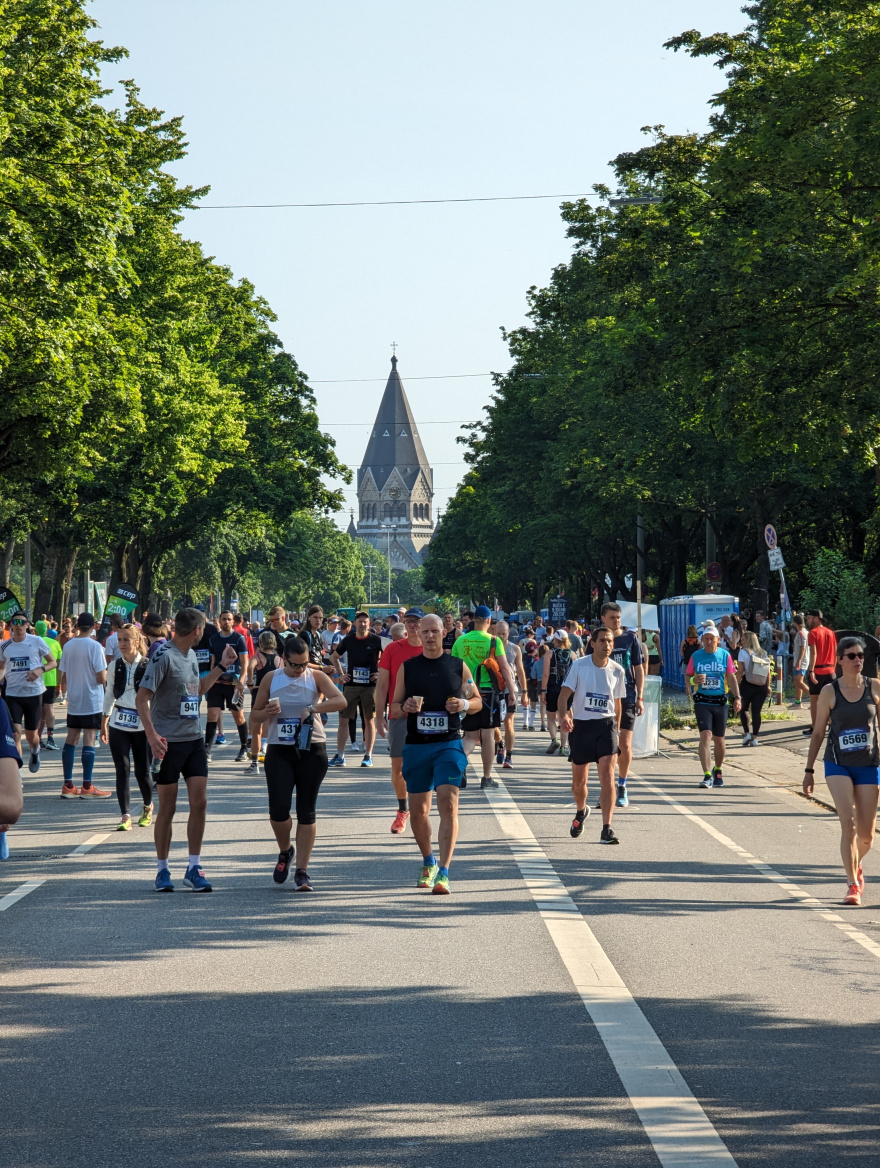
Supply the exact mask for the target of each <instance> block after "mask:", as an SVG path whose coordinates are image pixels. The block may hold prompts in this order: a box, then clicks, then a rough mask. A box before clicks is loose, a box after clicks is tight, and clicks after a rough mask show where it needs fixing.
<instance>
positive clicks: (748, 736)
mask: <svg viewBox="0 0 880 1168" xmlns="http://www.w3.org/2000/svg"><path fill="white" fill-rule="evenodd" d="M751 741H752V736H751V734H743V740H742V744H743V746H748V745H749V743H750V742H751Z"/></svg>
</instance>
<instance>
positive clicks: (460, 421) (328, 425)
mask: <svg viewBox="0 0 880 1168" xmlns="http://www.w3.org/2000/svg"><path fill="white" fill-rule="evenodd" d="M479 421H480V419H479V418H448V419H447V420H445V421H443V420H436V421H429V422H416V429H417V430H418V428H419V427H420V426H465V425H468V426H470V425H472V424H474V423H475V422H479ZM319 425H320V426H321V428H322V429H324V430H333V429H335V427H337V426H366V427H367V429H369V428H370V426H375V425H376V423H375V422H320V423H319Z"/></svg>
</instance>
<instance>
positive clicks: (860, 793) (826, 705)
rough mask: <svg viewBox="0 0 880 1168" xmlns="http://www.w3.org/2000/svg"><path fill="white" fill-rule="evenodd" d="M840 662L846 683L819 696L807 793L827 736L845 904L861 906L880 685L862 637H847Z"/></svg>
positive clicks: (878, 748)
mask: <svg viewBox="0 0 880 1168" xmlns="http://www.w3.org/2000/svg"><path fill="white" fill-rule="evenodd" d="M837 660H838V664H839V666H840V669H841V677H840V678H839V679H837V680H835V681H833V682H832V683H831V685H826V686H824V687H823V689H822V692H821V693H820V694H819V704H818V707H817V710H816V720H815V725H814V729H813V735H812V737H811V739H810V749H809V752H808V754H807V765H806V768H805V771H804V793H805V794H806V795H808V796H811V795H812V794H813V785H814V784H813V764H814V763H815V761H816V759H817V758H818V756H819V751H820V750H821V749H822V742H823V740H824V738H825V731H826V730H828V743H827V745H826V747H825V755H824V764H825V782H826V783H827V784H828V790H829V791H830V792H831V795H832V797H833V799H834V806H835V807H836V808H837V814H838V817H839V818H840V826H841V840H840V854H841V857H842V859H843V866H844V868H845V869H846V879H847V890H846V896H845V897H844V898H843V903H844V904H861V903H862V894H863V893H864V891H865V878H864V875H863V872H862V861H863V859H864V858H865V856H866V855H867V854H868V852H869V851H870V850H871V844H872V843H873V842H874V820H875V818H876V816H877V797H878V794H880V742H878V727H877V707H878V704H880V681H877V680H875V679H872V678H868V677H864V676H863V675H862V665H863V663H864V660H865V642H864V641H863V640H862V639H861V637H843V638H842V639H841V641H840V644H839V645H838V646H837Z"/></svg>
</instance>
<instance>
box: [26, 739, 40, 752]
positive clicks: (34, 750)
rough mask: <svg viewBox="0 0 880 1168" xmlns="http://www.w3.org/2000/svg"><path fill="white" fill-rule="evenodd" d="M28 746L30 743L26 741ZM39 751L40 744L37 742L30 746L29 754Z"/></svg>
mask: <svg viewBox="0 0 880 1168" xmlns="http://www.w3.org/2000/svg"><path fill="white" fill-rule="evenodd" d="M28 746H30V743H28ZM39 753H40V744H39V742H38V743H37V745H36V746H31V754H39Z"/></svg>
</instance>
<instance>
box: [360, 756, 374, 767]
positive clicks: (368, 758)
mask: <svg viewBox="0 0 880 1168" xmlns="http://www.w3.org/2000/svg"><path fill="white" fill-rule="evenodd" d="M372 765H373V758H372V756H371V755H369V754H365V755H364V757H363V758H362V759H361V766H367V767H370V766H372Z"/></svg>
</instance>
